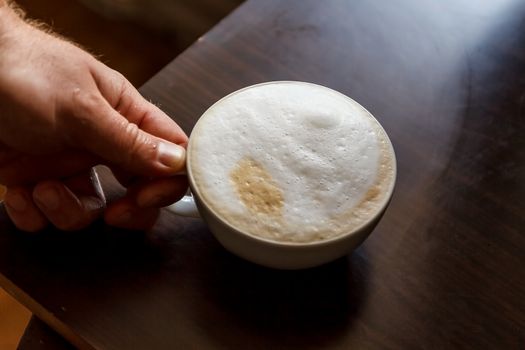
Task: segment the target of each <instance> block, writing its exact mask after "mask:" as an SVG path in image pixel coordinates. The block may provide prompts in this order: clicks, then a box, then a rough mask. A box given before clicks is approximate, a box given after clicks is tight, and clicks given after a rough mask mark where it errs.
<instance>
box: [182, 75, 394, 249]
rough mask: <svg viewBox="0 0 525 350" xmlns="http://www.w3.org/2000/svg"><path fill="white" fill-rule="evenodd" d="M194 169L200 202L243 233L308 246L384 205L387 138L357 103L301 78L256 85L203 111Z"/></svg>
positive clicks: (388, 175) (390, 161) (194, 142)
mask: <svg viewBox="0 0 525 350" xmlns="http://www.w3.org/2000/svg"><path fill="white" fill-rule="evenodd" d="M190 140H191V141H190V157H191V159H190V161H189V164H190V171H191V174H192V176H193V178H194V180H195V181H194V182H195V186H196V187H197V188H196V190H197V191H198V192H199V194H200V195H201V197H202V200H203V201H204V202H205V203H206V204H207V205H208V206H209V207H210V208H212V210H213V211H214V212H215V213H216V214H218V215H219V217H221V218H222V219H223V220H224V221H226V222H228V223H229V224H230V225H232V226H234V227H236V228H237V229H239V230H240V231H243V232H245V233H249V234H252V235H255V236H260V237H263V238H268V239H272V240H278V241H289V242H311V241H317V240H324V239H328V238H332V237H335V236H338V235H340V234H343V233H346V232H348V231H350V230H352V229H353V228H355V227H357V226H359V225H361V224H363V223H364V222H366V221H367V220H368V219H369V218H370V217H371V216H373V215H375V214H376V213H377V212H378V211H379V210H380V209H381V206H382V205H383V204H384V201H385V200H386V199H385V198H386V196H387V192H388V190H389V188H390V186H391V183H392V181H393V179H394V170H393V167H394V156H393V151H392V148H391V144H390V141H389V140H388V137H387V136H386V134H385V133H384V131H383V129H382V128H381V127H380V126H379V124H378V123H377V121H376V120H375V119H374V118H373V117H372V116H371V115H370V114H369V113H368V112H367V111H366V110H365V109H364V108H363V107H361V106H360V105H359V104H357V103H356V102H354V101H353V100H351V99H349V98H347V97H345V96H343V95H341V94H339V93H337V92H335V91H333V90H330V89H327V88H324V87H321V86H318V85H313V84H307V83H292V82H282V83H272V84H263V85H258V86H255V87H252V88H249V89H246V90H242V91H240V92H238V93H235V94H233V95H230V96H229V97H227V98H226V99H223V100H222V101H221V102H220V103H218V104H216V105H214V106H212V107H211V108H210V109H209V110H208V111H206V113H205V114H204V115H203V116H202V117H201V119H200V120H199V123H198V124H197V125H196V127H195V129H194V130H193V133H192V137H191V138H190Z"/></svg>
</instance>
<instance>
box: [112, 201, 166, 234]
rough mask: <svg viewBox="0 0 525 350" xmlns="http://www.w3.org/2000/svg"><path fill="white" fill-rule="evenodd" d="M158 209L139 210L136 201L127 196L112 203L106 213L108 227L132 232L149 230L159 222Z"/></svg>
mask: <svg viewBox="0 0 525 350" xmlns="http://www.w3.org/2000/svg"><path fill="white" fill-rule="evenodd" d="M159 211H160V210H159V209H158V208H138V207H137V205H136V203H135V199H134V198H132V197H130V196H126V197H124V198H121V199H119V200H117V201H115V202H113V203H111V204H110V205H109V206H108V208H107V209H106V211H105V212H104V220H105V221H106V223H107V224H108V225H111V226H115V227H120V228H126V229H131V230H147V229H149V228H151V227H152V226H153V225H154V224H155V222H156V221H157V217H158V216H159Z"/></svg>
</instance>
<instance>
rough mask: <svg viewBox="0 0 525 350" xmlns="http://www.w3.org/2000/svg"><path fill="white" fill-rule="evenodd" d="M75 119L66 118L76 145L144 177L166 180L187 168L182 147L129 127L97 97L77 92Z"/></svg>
mask: <svg viewBox="0 0 525 350" xmlns="http://www.w3.org/2000/svg"><path fill="white" fill-rule="evenodd" d="M73 95H74V96H73V101H74V102H73V104H74V106H75V108H71V112H72V113H74V115H73V116H72V118H64V119H65V120H64V123H65V125H62V127H63V128H64V129H65V130H66V131H65V132H67V133H68V134H69V135H72V137H73V138H70V140H69V141H70V142H71V143H72V144H73V145H78V144H80V145H81V146H83V147H84V148H85V149H87V150H89V151H91V152H93V153H94V154H96V155H98V156H99V157H101V158H103V159H105V160H106V161H107V162H108V163H110V165H117V166H119V167H121V168H124V169H126V170H128V171H131V172H133V173H136V174H140V175H143V176H166V175H173V174H175V173H177V172H179V171H181V170H182V169H183V168H184V166H185V157H186V151H185V149H184V148H183V147H181V146H179V145H177V144H175V143H172V142H169V141H166V140H164V139H161V138H159V137H156V136H153V135H151V134H149V133H147V132H145V131H144V130H142V129H140V128H139V126H138V125H137V124H134V123H130V122H129V121H128V120H127V119H126V118H124V117H123V116H122V115H120V114H119V113H118V112H117V111H115V110H114V109H113V108H112V107H111V105H110V104H109V103H108V102H107V101H106V100H105V99H104V98H103V97H102V96H101V95H98V94H91V93H88V92H85V91H82V90H78V89H77V90H76V91H75V92H74V94H73Z"/></svg>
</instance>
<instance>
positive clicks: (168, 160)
mask: <svg viewBox="0 0 525 350" xmlns="http://www.w3.org/2000/svg"><path fill="white" fill-rule="evenodd" d="M185 161H186V150H185V149H184V147H181V146H179V145H176V144H174V143H166V142H162V143H159V162H160V163H161V164H162V165H164V166H167V167H168V168H171V169H173V170H175V171H179V170H181V169H182V168H184V164H185Z"/></svg>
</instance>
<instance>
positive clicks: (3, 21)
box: [0, 0, 23, 44]
mask: <svg viewBox="0 0 525 350" xmlns="http://www.w3.org/2000/svg"><path fill="white" fill-rule="evenodd" d="M22 17H23V12H22V10H20V9H19V8H18V7H17V6H16V5H15V4H14V3H13V2H11V1H8V0H0V44H1V42H2V41H3V40H2V38H3V37H4V36H5V35H6V34H7V33H9V32H10V31H11V29H12V28H13V27H14V26H16V25H17V24H20V23H23V20H22Z"/></svg>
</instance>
